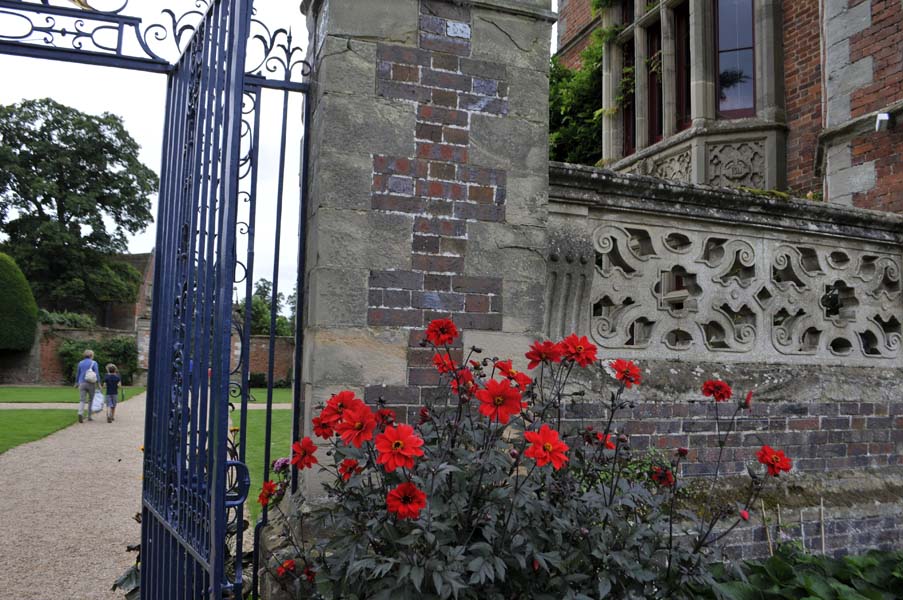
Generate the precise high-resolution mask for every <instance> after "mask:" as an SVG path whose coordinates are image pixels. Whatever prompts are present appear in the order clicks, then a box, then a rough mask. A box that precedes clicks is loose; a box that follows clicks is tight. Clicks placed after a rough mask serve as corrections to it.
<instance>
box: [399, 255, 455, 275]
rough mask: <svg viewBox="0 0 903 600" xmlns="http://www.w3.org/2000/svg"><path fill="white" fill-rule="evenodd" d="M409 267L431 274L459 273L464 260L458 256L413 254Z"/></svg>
mask: <svg viewBox="0 0 903 600" xmlns="http://www.w3.org/2000/svg"><path fill="white" fill-rule="evenodd" d="M411 266H412V267H413V268H415V269H419V270H422V271H430V272H433V273H460V272H461V271H463V270H464V259H463V258H461V257H458V256H433V255H431V254H415V255H414V256H412V257H411Z"/></svg>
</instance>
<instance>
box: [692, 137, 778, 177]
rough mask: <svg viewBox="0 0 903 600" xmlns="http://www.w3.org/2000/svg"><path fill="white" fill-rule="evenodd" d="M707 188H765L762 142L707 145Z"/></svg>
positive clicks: (763, 143)
mask: <svg viewBox="0 0 903 600" xmlns="http://www.w3.org/2000/svg"><path fill="white" fill-rule="evenodd" d="M706 154H707V156H708V177H707V178H706V181H707V182H708V183H709V185H714V186H717V187H740V186H744V187H750V188H757V189H761V188H764V187H765V142H764V141H763V140H754V141H748V142H738V143H726V144H706Z"/></svg>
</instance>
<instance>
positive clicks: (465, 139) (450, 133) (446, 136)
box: [442, 127, 470, 146]
mask: <svg viewBox="0 0 903 600" xmlns="http://www.w3.org/2000/svg"><path fill="white" fill-rule="evenodd" d="M442 141H443V142H445V143H446V144H456V145H458V146H466V145H467V144H469V143H470V132H469V131H468V130H466V129H458V128H456V127H443V128H442Z"/></svg>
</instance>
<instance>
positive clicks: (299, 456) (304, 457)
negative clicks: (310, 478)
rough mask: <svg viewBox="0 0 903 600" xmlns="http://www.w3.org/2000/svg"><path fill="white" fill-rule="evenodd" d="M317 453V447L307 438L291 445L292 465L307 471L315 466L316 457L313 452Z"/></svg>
mask: <svg viewBox="0 0 903 600" xmlns="http://www.w3.org/2000/svg"><path fill="white" fill-rule="evenodd" d="M316 451H317V445H316V444H314V443H313V441H311V439H310V438H309V437H305V438H304V439H303V440H300V441H298V442H295V443H294V444H292V464H293V465H295V467H297V468H298V469H308V468H310V467H312V466H314V465H315V464H317V457H316V456H314V452H316Z"/></svg>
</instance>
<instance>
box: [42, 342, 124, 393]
mask: <svg viewBox="0 0 903 600" xmlns="http://www.w3.org/2000/svg"><path fill="white" fill-rule="evenodd" d="M86 349H90V350H93V351H94V360H95V361H97V364H98V366H99V367H100V370H101V378H102V377H103V370H104V367H105V366H106V365H107V364H108V363H113V364H114V365H116V367H117V368H118V369H119V375H120V376H121V377H122V382H123V384H124V385H131V384H132V378H133V377H134V375H135V372H136V371H137V370H138V343H137V341H136V340H135V339H134V338H128V337H116V338H111V339H108V340H66V341H64V342H63V343H62V344H60V348H59V351H58V354H59V357H60V360H61V361H62V363H63V372H64V373H65V374H66V380H67V381H68V382H69V383H73V382H74V381H75V368H76V366H77V365H78V362H79V361H80V360H82V358H84V352H85V350H86Z"/></svg>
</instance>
